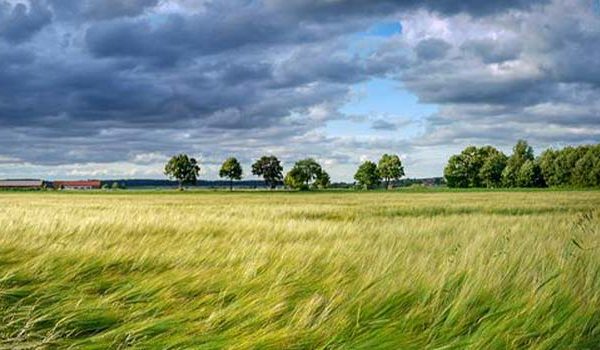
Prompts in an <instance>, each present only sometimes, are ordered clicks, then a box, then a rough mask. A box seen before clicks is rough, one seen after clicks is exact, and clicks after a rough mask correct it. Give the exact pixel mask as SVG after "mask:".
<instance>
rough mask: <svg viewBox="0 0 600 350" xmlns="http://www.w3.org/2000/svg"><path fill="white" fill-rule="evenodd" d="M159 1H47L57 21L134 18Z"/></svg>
mask: <svg viewBox="0 0 600 350" xmlns="http://www.w3.org/2000/svg"><path fill="white" fill-rule="evenodd" d="M158 2H159V0H126V1H123V0H102V1H98V0H49V3H50V4H51V5H52V8H53V10H54V12H55V13H56V15H57V17H58V18H59V19H68V20H78V21H79V20H105V19H113V18H119V17H135V16H138V15H140V14H142V13H144V11H145V10H146V9H149V8H152V7H154V6H156V5H157V4H158Z"/></svg>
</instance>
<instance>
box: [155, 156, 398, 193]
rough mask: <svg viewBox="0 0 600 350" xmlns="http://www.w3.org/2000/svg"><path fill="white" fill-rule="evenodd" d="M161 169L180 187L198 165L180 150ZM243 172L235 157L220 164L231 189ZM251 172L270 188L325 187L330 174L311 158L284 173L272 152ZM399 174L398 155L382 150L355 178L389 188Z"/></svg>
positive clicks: (364, 185)
mask: <svg viewBox="0 0 600 350" xmlns="http://www.w3.org/2000/svg"><path fill="white" fill-rule="evenodd" d="M164 173H165V175H167V176H168V177H169V178H172V179H176V180H177V182H178V183H179V188H180V189H181V188H183V186H184V185H188V184H195V183H196V181H197V180H198V175H199V173H200V165H199V164H198V161H197V160H196V159H195V158H192V157H189V156H188V155H187V154H179V155H176V156H173V157H172V158H171V159H169V161H168V162H167V164H166V165H165V169H164ZM243 173H244V172H243V169H242V165H241V164H240V162H239V161H238V160H237V159H236V158H235V157H231V158H227V159H226V160H225V161H224V162H223V164H222V165H221V168H220V170H219V177H221V178H226V179H229V189H230V190H232V189H233V181H236V180H241V179H242V177H243ZM252 174H253V175H256V176H260V177H262V178H263V179H264V181H265V185H266V186H267V187H268V188H270V189H273V188H276V187H277V186H280V185H285V186H286V187H287V188H290V189H297V190H309V189H324V188H327V187H329V186H330V184H331V177H330V176H329V174H328V173H327V172H326V171H325V170H324V169H323V167H322V166H321V165H320V164H319V163H318V162H317V161H315V160H314V159H313V158H306V159H302V160H299V161H297V162H296V163H295V164H294V166H293V167H292V168H291V169H290V170H289V171H288V172H287V174H286V175H285V176H283V166H282V165H281V162H280V161H279V159H277V157H275V156H273V155H267V156H263V157H261V158H260V159H258V160H257V161H256V162H254V163H253V164H252ZM402 176H404V167H403V166H402V162H401V161H400V157H398V156H397V155H389V154H384V155H383V156H382V157H381V159H380V160H379V163H378V164H375V163H373V162H371V161H365V162H364V163H363V164H361V165H360V167H359V168H358V170H357V172H356V174H355V175H354V179H355V180H356V181H357V182H358V186H360V187H361V188H364V189H371V188H374V187H377V186H379V185H380V183H381V182H382V181H383V182H384V183H385V186H386V188H388V187H389V186H390V184H391V182H392V181H397V180H399V179H400V178H401V177H402Z"/></svg>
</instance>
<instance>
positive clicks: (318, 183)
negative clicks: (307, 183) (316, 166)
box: [313, 170, 331, 189]
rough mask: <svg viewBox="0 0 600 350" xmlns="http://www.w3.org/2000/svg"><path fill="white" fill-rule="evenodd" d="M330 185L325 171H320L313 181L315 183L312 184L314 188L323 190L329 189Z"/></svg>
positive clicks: (329, 179)
mask: <svg viewBox="0 0 600 350" xmlns="http://www.w3.org/2000/svg"><path fill="white" fill-rule="evenodd" d="M330 184H331V178H330V177H329V174H328V173H327V172H326V171H325V170H321V172H319V173H318V174H317V178H316V179H315V183H314V184H313V185H314V186H315V187H317V188H320V189H323V188H327V187H329V185H330Z"/></svg>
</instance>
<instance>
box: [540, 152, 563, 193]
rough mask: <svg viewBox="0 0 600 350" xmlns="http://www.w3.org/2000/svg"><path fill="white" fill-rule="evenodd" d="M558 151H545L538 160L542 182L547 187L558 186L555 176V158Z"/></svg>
mask: <svg viewBox="0 0 600 350" xmlns="http://www.w3.org/2000/svg"><path fill="white" fill-rule="evenodd" d="M559 153H560V151H555V150H553V149H547V150H545V151H544V152H542V154H541V155H540V157H539V159H538V164H539V165H540V170H541V172H542V176H543V177H544V182H545V183H546V184H547V185H548V186H558V185H559V179H558V177H557V174H556V165H555V162H556V158H557V157H558V154H559Z"/></svg>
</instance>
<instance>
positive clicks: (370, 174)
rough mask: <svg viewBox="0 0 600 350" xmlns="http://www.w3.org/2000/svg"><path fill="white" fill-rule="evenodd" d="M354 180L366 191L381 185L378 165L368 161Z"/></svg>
mask: <svg viewBox="0 0 600 350" xmlns="http://www.w3.org/2000/svg"><path fill="white" fill-rule="evenodd" d="M354 180H356V181H358V184H359V185H360V186H362V187H363V188H365V189H370V188H373V187H375V186H377V185H379V184H380V183H381V177H380V176H379V171H378V170H377V164H375V163H373V162H371V161H369V160H367V161H365V162H363V163H362V164H361V165H360V166H359V167H358V170H357V171H356V174H354Z"/></svg>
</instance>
